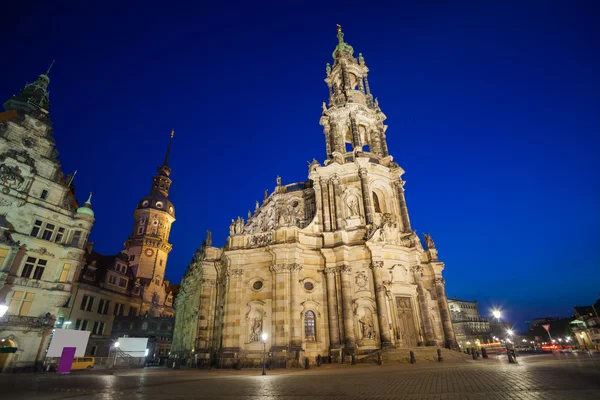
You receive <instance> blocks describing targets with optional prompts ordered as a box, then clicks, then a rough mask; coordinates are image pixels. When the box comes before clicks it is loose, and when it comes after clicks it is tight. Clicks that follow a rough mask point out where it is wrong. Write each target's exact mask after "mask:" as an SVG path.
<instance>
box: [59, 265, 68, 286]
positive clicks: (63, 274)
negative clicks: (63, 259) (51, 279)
mask: <svg viewBox="0 0 600 400" xmlns="http://www.w3.org/2000/svg"><path fill="white" fill-rule="evenodd" d="M69 271H71V264H64V265H63V268H62V271H61V272H60V276H59V277H58V281H59V282H66V281H67V280H68V279H69Z"/></svg>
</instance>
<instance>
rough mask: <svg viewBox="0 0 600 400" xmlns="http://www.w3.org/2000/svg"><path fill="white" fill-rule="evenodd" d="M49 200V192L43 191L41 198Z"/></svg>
mask: <svg viewBox="0 0 600 400" xmlns="http://www.w3.org/2000/svg"><path fill="white" fill-rule="evenodd" d="M47 198H48V191H47V190H46V189H44V190H42V195H41V196H40V199H42V200H46V199H47Z"/></svg>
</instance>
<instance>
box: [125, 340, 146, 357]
mask: <svg viewBox="0 0 600 400" xmlns="http://www.w3.org/2000/svg"><path fill="white" fill-rule="evenodd" d="M147 345H148V338H132V337H120V338H119V349H120V350H121V351H122V352H123V353H125V354H127V355H128V356H131V357H145V356H146V346H147Z"/></svg>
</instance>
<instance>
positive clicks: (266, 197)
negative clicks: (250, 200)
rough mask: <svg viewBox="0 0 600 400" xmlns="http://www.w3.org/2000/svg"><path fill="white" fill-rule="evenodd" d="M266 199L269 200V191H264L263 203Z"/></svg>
mask: <svg viewBox="0 0 600 400" xmlns="http://www.w3.org/2000/svg"><path fill="white" fill-rule="evenodd" d="M268 198H269V189H265V198H264V201H265V203H266V202H267V199H268Z"/></svg>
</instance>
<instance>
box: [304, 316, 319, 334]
mask: <svg viewBox="0 0 600 400" xmlns="http://www.w3.org/2000/svg"><path fill="white" fill-rule="evenodd" d="M304 337H305V338H306V341H307V342H314V341H315V340H317V330H316V325H315V313H314V312H312V311H307V312H305V313H304Z"/></svg>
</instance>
